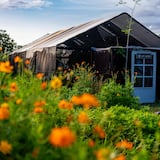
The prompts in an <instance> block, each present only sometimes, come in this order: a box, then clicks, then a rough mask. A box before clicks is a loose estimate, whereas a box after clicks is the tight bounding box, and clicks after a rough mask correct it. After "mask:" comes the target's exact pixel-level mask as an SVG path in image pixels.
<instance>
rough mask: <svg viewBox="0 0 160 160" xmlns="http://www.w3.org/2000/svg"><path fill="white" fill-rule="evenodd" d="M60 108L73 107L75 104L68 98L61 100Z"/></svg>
mask: <svg viewBox="0 0 160 160" xmlns="http://www.w3.org/2000/svg"><path fill="white" fill-rule="evenodd" d="M58 106H59V108H61V109H69V110H70V109H72V108H73V104H72V103H71V102H67V101H66V100H61V101H60V102H59V104H58Z"/></svg>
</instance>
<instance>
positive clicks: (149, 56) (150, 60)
mask: <svg viewBox="0 0 160 160" xmlns="http://www.w3.org/2000/svg"><path fill="white" fill-rule="evenodd" d="M145 64H153V55H148V57H146V59H145Z"/></svg>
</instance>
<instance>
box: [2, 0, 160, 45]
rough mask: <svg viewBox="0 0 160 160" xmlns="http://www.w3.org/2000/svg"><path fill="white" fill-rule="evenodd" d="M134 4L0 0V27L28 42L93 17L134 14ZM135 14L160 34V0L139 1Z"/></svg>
mask: <svg viewBox="0 0 160 160" xmlns="http://www.w3.org/2000/svg"><path fill="white" fill-rule="evenodd" d="M119 2H123V4H119ZM134 4H135V0H0V29H3V30H6V31H7V33H8V34H9V35H10V37H11V38H12V39H14V41H15V42H16V43H17V44H18V45H25V44H27V43H30V42H32V41H34V40H36V39H37V38H39V37H41V36H43V35H45V34H47V33H53V32H56V31H58V30H63V29H67V28H70V27H73V26H76V25H80V24H83V23H86V22H88V21H91V20H95V19H100V18H107V19H110V18H112V17H114V16H116V15H118V14H120V13H122V12H127V13H129V14H131V13H132V11H133V8H134ZM133 17H134V18H135V19H136V20H138V21H139V22H140V23H142V24H143V25H145V26H146V27H147V28H149V29H150V30H151V31H153V32H154V33H156V34H158V35H160V0H139V2H138V4H137V5H136V7H135V9H134V12H133Z"/></svg>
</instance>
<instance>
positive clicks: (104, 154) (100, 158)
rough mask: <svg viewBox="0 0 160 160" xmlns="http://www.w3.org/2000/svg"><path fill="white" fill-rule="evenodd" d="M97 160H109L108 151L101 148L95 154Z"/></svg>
mask: <svg viewBox="0 0 160 160" xmlns="http://www.w3.org/2000/svg"><path fill="white" fill-rule="evenodd" d="M95 154H96V157H97V160H107V159H110V158H109V157H110V150H109V149H108V148H101V149H99V150H97V151H96V152H95Z"/></svg>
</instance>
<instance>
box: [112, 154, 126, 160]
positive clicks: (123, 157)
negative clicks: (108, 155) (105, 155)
mask: <svg viewBox="0 0 160 160" xmlns="http://www.w3.org/2000/svg"><path fill="white" fill-rule="evenodd" d="M113 160H126V157H125V156H124V155H123V154H121V155H119V156H117V157H116V158H114V159H113Z"/></svg>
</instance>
